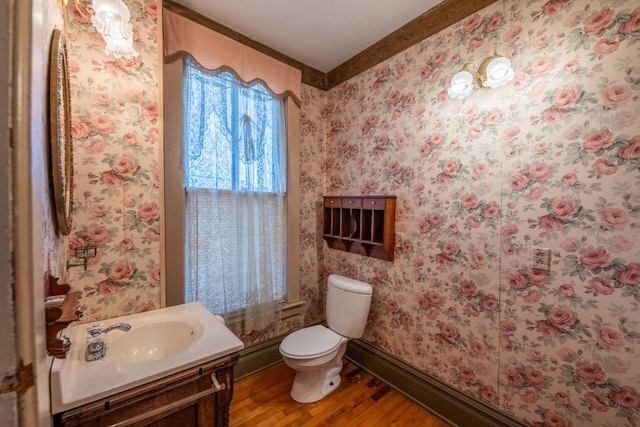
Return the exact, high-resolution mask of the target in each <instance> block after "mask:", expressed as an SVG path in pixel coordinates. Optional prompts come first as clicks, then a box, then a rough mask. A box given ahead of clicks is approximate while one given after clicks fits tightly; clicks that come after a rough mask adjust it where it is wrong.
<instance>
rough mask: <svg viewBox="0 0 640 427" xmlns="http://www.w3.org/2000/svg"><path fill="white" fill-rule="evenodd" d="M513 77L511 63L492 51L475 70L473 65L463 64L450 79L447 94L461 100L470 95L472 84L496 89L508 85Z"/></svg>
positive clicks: (513, 72)
mask: <svg viewBox="0 0 640 427" xmlns="http://www.w3.org/2000/svg"><path fill="white" fill-rule="evenodd" d="M514 75H515V71H513V67H511V61H509V59H507V58H505V57H504V56H502V55H498V54H497V53H496V52H495V51H494V52H493V55H492V56H490V57H488V58H486V59H485V60H484V61H482V63H481V64H480V67H478V68H477V69H476V67H475V66H474V65H473V64H470V63H466V64H464V66H463V67H462V69H461V70H460V71H458V72H457V73H456V74H455V75H454V76H453V77H452V78H451V86H449V88H448V89H447V93H448V94H449V96H450V97H451V98H453V99H463V98H466V97H467V96H469V95H471V92H473V87H474V83H476V84H477V85H478V86H479V87H481V88H496V87H500V86H504V85H505V84H507V83H509V82H510V81H511V80H513V77H514Z"/></svg>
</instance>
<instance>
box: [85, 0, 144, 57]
mask: <svg viewBox="0 0 640 427" xmlns="http://www.w3.org/2000/svg"><path fill="white" fill-rule="evenodd" d="M92 6H93V16H91V23H92V24H93V26H94V27H96V30H98V32H99V33H100V35H102V38H103V39H104V41H105V43H106V44H107V45H106V46H105V48H104V53H106V54H107V55H112V56H113V57H115V58H120V57H125V58H131V57H135V56H138V52H136V50H135V49H134V48H133V25H131V22H130V20H131V14H130V13H129V9H128V8H127V6H126V5H125V4H124V3H123V2H122V0H93V1H92Z"/></svg>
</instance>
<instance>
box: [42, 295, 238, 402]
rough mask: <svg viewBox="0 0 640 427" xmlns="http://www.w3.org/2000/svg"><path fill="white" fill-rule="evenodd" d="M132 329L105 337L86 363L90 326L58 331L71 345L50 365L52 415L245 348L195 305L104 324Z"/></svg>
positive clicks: (201, 306)
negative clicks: (102, 348)
mask: <svg viewBox="0 0 640 427" xmlns="http://www.w3.org/2000/svg"><path fill="white" fill-rule="evenodd" d="M121 322H125V323H128V324H130V325H131V329H130V330H129V331H128V332H124V331H122V330H119V329H114V330H111V331H109V332H108V333H107V334H106V335H105V340H104V342H105V345H106V353H105V356H104V357H103V358H102V359H100V360H95V361H91V362H88V361H86V360H85V351H86V347H87V345H86V338H87V329H88V328H89V327H90V326H92V325H94V324H93V323H87V324H81V325H73V326H70V327H68V328H66V329H64V330H63V331H62V334H63V335H66V336H67V337H69V339H70V340H71V350H70V351H69V353H68V354H67V358H66V359H53V363H52V365H51V375H50V385H51V411H52V413H53V414H57V413H59V412H62V411H65V410H68V409H72V408H76V407H78V406H80V405H84V404H85V403H90V402H93V401H95V400H98V399H101V398H103V397H107V396H110V395H112V394H115V393H118V392H121V391H124V390H128V389H131V388H133V387H137V386H139V385H142V384H145V383H148V382H149V381H153V380H156V379H159V378H162V377H165V376H167V375H171V374H174V373H176V372H180V371H182V370H185V369H188V368H191V367H194V366H197V365H199V364H202V363H205V362H208V361H211V360H215V359H219V358H222V357H224V356H227V355H229V354H231V353H234V352H236V351H238V350H241V349H242V348H244V344H242V341H240V340H239V339H238V338H237V337H236V336H235V335H234V334H233V333H232V332H231V331H230V330H229V329H228V328H227V327H226V326H225V325H224V323H223V322H221V321H219V320H218V319H217V318H216V317H215V316H213V315H212V314H211V313H210V312H209V311H208V310H207V309H206V308H205V307H204V306H203V305H202V304H200V303H199V302H195V303H191V304H183V305H177V306H173V307H167V308H163V309H160V310H153V311H148V312H144V313H137V314H132V315H129V316H121V317H118V318H114V319H109V320H106V321H104V322H102V323H104V326H103V327H104V328H107V327H109V326H111V325H114V324H116V323H121Z"/></svg>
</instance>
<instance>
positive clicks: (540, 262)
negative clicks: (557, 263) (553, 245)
mask: <svg viewBox="0 0 640 427" xmlns="http://www.w3.org/2000/svg"><path fill="white" fill-rule="evenodd" d="M531 268H534V269H536V270H544V271H549V270H551V249H549V248H533V249H532V250H531Z"/></svg>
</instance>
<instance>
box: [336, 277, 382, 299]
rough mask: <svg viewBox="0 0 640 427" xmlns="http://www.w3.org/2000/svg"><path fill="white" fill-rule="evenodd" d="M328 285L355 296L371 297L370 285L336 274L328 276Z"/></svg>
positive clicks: (371, 289)
mask: <svg viewBox="0 0 640 427" xmlns="http://www.w3.org/2000/svg"><path fill="white" fill-rule="evenodd" d="M328 283H329V285H330V286H335V287H336V288H339V289H343V290H345V291H349V292H353V293H356V294H363V295H371V294H372V293H373V288H372V287H371V285H370V284H368V283H365V282H361V281H359V280H355V279H351V278H349V277H344V276H340V275H338V274H332V275H330V276H329V279H328Z"/></svg>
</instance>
